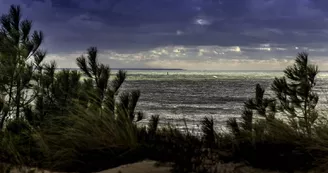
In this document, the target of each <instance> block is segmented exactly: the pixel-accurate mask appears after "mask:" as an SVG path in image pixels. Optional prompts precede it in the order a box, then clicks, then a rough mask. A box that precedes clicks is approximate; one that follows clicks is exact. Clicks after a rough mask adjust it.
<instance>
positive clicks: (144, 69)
mask: <svg viewBox="0 0 328 173" xmlns="http://www.w3.org/2000/svg"><path fill="white" fill-rule="evenodd" d="M63 69H69V70H80V69H79V68H56V70H63ZM110 69H111V70H127V71H128V70H134V71H185V70H184V69H179V68H110Z"/></svg>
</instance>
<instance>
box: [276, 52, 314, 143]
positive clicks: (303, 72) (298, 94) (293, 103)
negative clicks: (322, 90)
mask: <svg viewBox="0 0 328 173" xmlns="http://www.w3.org/2000/svg"><path fill="white" fill-rule="evenodd" d="M308 61H309V60H308V54H307V53H299V54H298V55H297V58H296V60H295V64H294V65H293V66H289V67H287V68H286V70H284V73H285V76H284V77H282V78H275V80H274V82H273V84H272V90H273V91H274V93H275V96H276V99H277V101H278V103H279V104H278V109H279V110H280V111H282V112H283V113H284V115H287V117H288V120H289V123H290V124H291V125H292V126H293V127H295V128H296V129H297V130H300V131H301V132H303V133H305V134H306V135H307V136H308V137H311V136H312V128H313V125H314V124H315V122H316V120H317V118H318V116H319V115H318V112H317V110H316V105H317V103H318V100H319V97H318V95H317V94H316V93H315V92H314V90H313V88H314V87H315V84H316V81H315V79H316V76H317V74H318V66H316V65H313V64H309V62H308Z"/></svg>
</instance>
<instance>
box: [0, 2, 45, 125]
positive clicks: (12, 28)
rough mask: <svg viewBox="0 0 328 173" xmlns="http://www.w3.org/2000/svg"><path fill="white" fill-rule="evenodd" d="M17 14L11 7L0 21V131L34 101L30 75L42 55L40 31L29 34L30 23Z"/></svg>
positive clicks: (18, 12)
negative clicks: (0, 97)
mask: <svg viewBox="0 0 328 173" xmlns="http://www.w3.org/2000/svg"><path fill="white" fill-rule="evenodd" d="M21 15H22V14H21V9H20V7H19V6H15V5H12V6H11V8H10V10H9V13H8V14H5V15H2V16H1V21H0V23H1V29H0V69H1V78H0V79H1V80H0V92H1V95H2V98H3V102H2V103H3V107H2V109H1V112H0V116H1V120H0V128H3V126H4V123H5V121H6V120H7V119H8V118H12V117H13V116H14V117H15V118H16V119H18V118H20V116H21V114H22V112H23V111H22V110H23V109H24V108H25V107H26V106H28V105H29V104H30V103H31V102H32V101H33V100H34V98H35V96H36V95H37V93H33V92H32V93H31V89H32V88H33V87H34V83H33V82H32V81H33V76H34V73H35V70H36V69H37V67H39V66H40V65H41V63H42V61H43V59H44V58H45V55H46V52H45V51H42V50H40V49H39V47H40V45H41V43H42V41H43V34H42V32H41V31H34V32H32V30H31V29H32V22H31V21H29V20H22V19H21V18H22V17H21Z"/></svg>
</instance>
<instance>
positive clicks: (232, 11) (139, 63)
mask: <svg viewBox="0 0 328 173" xmlns="http://www.w3.org/2000/svg"><path fill="white" fill-rule="evenodd" d="M11 4H19V5H21V7H22V10H23V15H24V17H27V18H29V19H31V20H33V22H34V29H37V30H42V31H43V32H44V34H45V42H44V46H43V47H44V48H45V49H47V51H48V58H47V59H48V60H56V61H57V64H58V65H59V67H76V65H75V58H76V57H78V56H79V55H80V54H83V53H85V50H86V49H87V48H88V47H90V46H97V47H98V49H99V51H100V55H99V58H100V60H101V61H102V62H104V63H109V64H110V66H111V67H159V68H161V67H165V68H185V69H207V70H235V69H239V70H262V69H265V70H277V69H282V68H284V67H285V66H286V65H288V64H290V63H291V62H292V60H293V59H294V57H295V55H296V53H297V52H301V51H307V52H308V53H309V54H310V56H311V59H312V60H313V61H314V62H316V63H319V64H320V67H321V69H328V59H327V58H326V56H327V55H328V49H327V48H328V0H0V13H6V12H7V11H8V9H9V6H10V5H11Z"/></svg>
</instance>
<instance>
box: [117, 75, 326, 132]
mask: <svg viewBox="0 0 328 173" xmlns="http://www.w3.org/2000/svg"><path fill="white" fill-rule="evenodd" d="M282 75H283V73H282V72H214V71H211V72H206V71H171V72H169V75H167V72H166V71H129V72H128V76H129V77H128V80H127V81H126V83H125V84H124V86H123V89H139V90H140V91H141V98H140V101H139V103H138V105H137V108H138V109H139V110H142V111H143V112H144V113H146V115H147V117H148V118H149V117H150V116H151V115H155V114H157V115H160V117H161V120H162V123H165V122H170V123H172V124H176V125H183V121H182V119H183V118H184V119H185V120H186V122H187V124H188V125H189V126H190V127H197V126H198V125H199V121H200V120H201V119H202V118H203V117H204V116H212V117H213V118H214V119H215V121H216V122H217V123H218V124H222V123H224V122H225V121H226V120H227V119H228V118H230V117H239V116H240V115H241V111H242V107H243V102H244V101H246V100H247V99H248V98H251V97H253V96H254V91H255V85H256V84H257V83H259V84H261V85H262V86H263V87H265V88H267V89H268V90H269V88H270V85H271V82H272V81H273V79H274V77H280V76H282ZM327 86H328V73H327V72H322V73H321V74H320V75H319V76H318V82H317V87H316V88H317V91H318V92H319V93H320V96H321V97H320V107H322V108H323V107H325V105H326V101H325V100H326V97H325V95H326V94H327V93H328V87H327ZM269 93H270V92H269ZM146 121H147V119H146V120H145V122H146Z"/></svg>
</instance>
